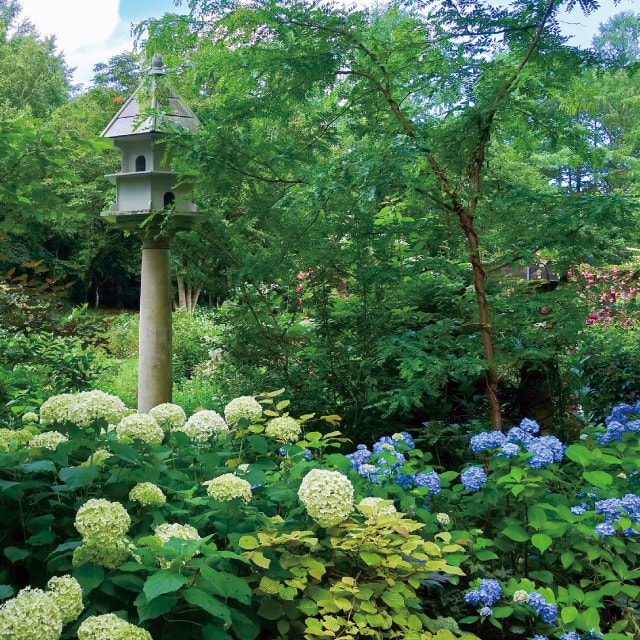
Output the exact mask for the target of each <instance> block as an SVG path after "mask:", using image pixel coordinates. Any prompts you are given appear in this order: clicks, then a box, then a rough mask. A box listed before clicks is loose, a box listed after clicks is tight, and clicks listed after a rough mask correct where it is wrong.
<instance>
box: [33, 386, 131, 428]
mask: <svg viewBox="0 0 640 640" xmlns="http://www.w3.org/2000/svg"><path fill="white" fill-rule="evenodd" d="M129 413H131V409H129V408H128V407H127V405H125V403H124V402H122V400H120V398H118V396H113V395H111V394H109V393H105V392H104V391H98V390H94V391H82V392H81V393H77V394H75V396H73V401H72V402H71V405H70V407H69V415H68V419H69V420H70V421H71V422H73V423H74V424H75V425H77V426H79V427H83V428H88V427H91V426H92V425H93V424H94V423H95V422H97V421H98V420H104V421H105V422H107V424H110V423H113V424H117V423H118V422H120V420H122V418H124V417H125V416H126V415H128V414H129ZM40 416H41V417H42V409H41V410H40Z"/></svg>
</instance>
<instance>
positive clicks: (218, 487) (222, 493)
mask: <svg viewBox="0 0 640 640" xmlns="http://www.w3.org/2000/svg"><path fill="white" fill-rule="evenodd" d="M203 484H204V485H206V486H207V493H208V495H210V496H211V497H212V498H214V499H215V500H219V501H220V502H228V501H229V500H233V499H234V498H240V499H241V500H243V501H244V502H250V501H251V485H250V484H249V483H248V482H247V481H246V480H243V479H242V478H238V476H236V475H235V474H233V473H225V474H223V475H221V476H218V477H217V478H214V479H213V480H208V481H207V482H204V483H203Z"/></svg>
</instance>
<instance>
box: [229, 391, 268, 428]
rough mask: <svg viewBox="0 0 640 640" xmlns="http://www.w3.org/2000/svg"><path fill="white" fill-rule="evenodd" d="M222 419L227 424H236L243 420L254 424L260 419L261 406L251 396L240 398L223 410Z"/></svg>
mask: <svg viewBox="0 0 640 640" xmlns="http://www.w3.org/2000/svg"><path fill="white" fill-rule="evenodd" d="M224 418H225V420H226V421H227V422H228V423H229V424H237V423H238V422H240V420H242V419H243V418H244V419H245V420H249V422H256V421H257V420H260V419H261V418H262V405H261V404H260V403H259V402H258V401H257V400H256V399H255V398H254V397H253V396H240V397H239V398H235V399H234V400H232V401H231V402H230V403H229V404H228V405H227V406H226V407H225V408H224Z"/></svg>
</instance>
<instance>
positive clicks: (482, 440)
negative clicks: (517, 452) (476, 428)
mask: <svg viewBox="0 0 640 640" xmlns="http://www.w3.org/2000/svg"><path fill="white" fill-rule="evenodd" d="M506 443H507V436H505V435H504V433H502V431H483V432H482V433H479V434H478V435H476V436H473V437H472V438H471V440H470V442H469V444H470V446H471V450H472V451H474V452H475V453H480V452H481V451H486V450H487V449H498V448H500V447H503V446H504V445H505V444H506Z"/></svg>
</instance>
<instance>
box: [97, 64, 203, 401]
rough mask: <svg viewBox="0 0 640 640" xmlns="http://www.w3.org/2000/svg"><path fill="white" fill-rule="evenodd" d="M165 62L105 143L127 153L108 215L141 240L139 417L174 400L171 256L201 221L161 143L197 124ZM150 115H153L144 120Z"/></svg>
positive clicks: (105, 134) (106, 132) (113, 179)
mask: <svg viewBox="0 0 640 640" xmlns="http://www.w3.org/2000/svg"><path fill="white" fill-rule="evenodd" d="M164 74H165V71H164V66H163V61H162V56H161V55H159V54H156V55H155V56H153V60H152V64H151V70H150V71H149V77H148V79H147V80H146V81H145V82H143V83H142V84H141V85H140V86H139V87H138V89H137V90H136V91H135V93H134V94H133V95H132V96H131V97H130V98H129V99H128V100H127V101H126V102H125V103H124V105H123V106H122V108H121V109H120V111H118V113H117V114H116V115H115V116H114V118H113V119H112V120H111V122H110V123H109V124H108V125H107V127H106V129H105V130H104V131H103V132H102V137H104V138H109V139H111V140H112V141H113V143H114V145H115V146H116V147H117V148H119V149H120V150H121V151H122V164H121V168H120V172H119V173H114V174H110V175H108V176H106V177H107V178H108V179H109V180H110V181H111V182H112V183H113V184H115V186H116V202H115V203H114V204H113V205H112V206H111V208H110V209H109V211H106V212H104V213H102V216H103V217H104V218H105V219H107V220H109V221H111V222H113V223H114V224H115V225H116V226H117V227H118V228H120V229H123V230H126V231H130V232H134V233H136V234H137V235H139V236H140V237H141V239H142V270H141V282H140V332H139V365H138V411H140V412H145V413H146V412H148V411H149V410H150V409H152V408H153V407H155V406H157V405H158V404H162V403H163V402H171V388H172V383H171V359H172V358H171V356H172V347H171V298H172V296H171V253H170V241H171V237H172V236H173V234H174V233H175V232H176V231H179V230H181V229H188V228H190V226H191V225H192V224H193V221H194V220H195V219H196V217H197V209H196V206H195V205H194V204H193V202H191V190H190V188H189V186H188V185H184V184H177V183H176V176H175V174H174V173H173V171H172V170H171V166H170V158H169V156H168V154H167V149H166V147H165V144H164V142H163V136H164V135H165V134H164V131H166V129H167V127H172V126H174V127H175V126H180V127H184V128H186V129H195V128H196V127H197V126H198V119H197V118H196V116H195V115H194V114H193V112H192V111H191V110H190V109H189V108H188V107H187V106H186V105H185V104H184V103H183V101H182V100H181V98H180V97H179V96H178V95H177V94H176V93H175V91H174V90H173V89H172V88H171V86H170V85H169V84H168V83H166V82H165V79H164ZM146 114H148V115H146Z"/></svg>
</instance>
